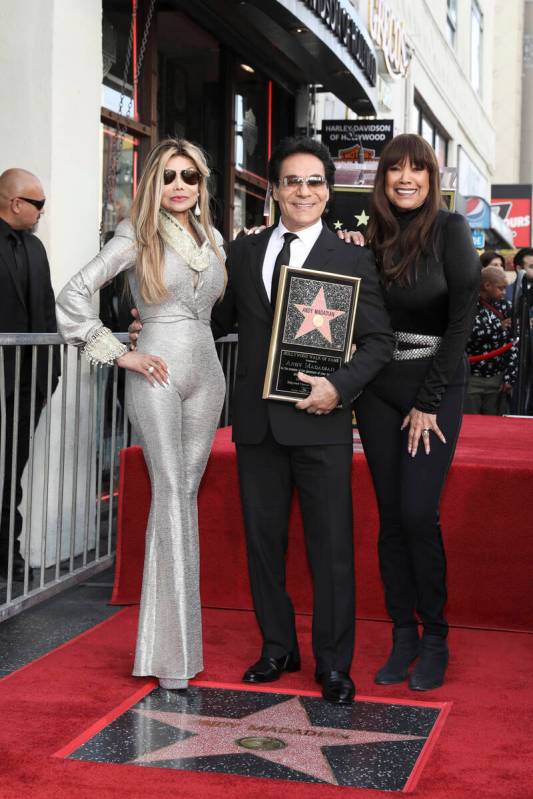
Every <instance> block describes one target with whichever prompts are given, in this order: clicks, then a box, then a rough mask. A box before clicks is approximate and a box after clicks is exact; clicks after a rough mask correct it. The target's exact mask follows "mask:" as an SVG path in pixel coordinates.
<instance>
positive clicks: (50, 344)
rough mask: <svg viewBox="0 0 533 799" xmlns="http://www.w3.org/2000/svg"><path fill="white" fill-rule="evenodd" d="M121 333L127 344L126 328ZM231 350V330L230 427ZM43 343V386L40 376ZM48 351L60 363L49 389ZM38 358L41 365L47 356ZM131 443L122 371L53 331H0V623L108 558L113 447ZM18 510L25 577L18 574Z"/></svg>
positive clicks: (229, 348) (228, 355)
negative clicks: (0, 548) (0, 547)
mask: <svg viewBox="0 0 533 799" xmlns="http://www.w3.org/2000/svg"><path fill="white" fill-rule="evenodd" d="M118 338H120V339H121V340H122V341H127V334H118ZM237 346H238V345H237V336H236V335H230V336H226V337H224V338H223V339H219V340H218V341H217V342H216V347H217V352H218V355H219V358H220V361H221V363H222V367H223V369H224V373H225V375H226V399H225V404H224V408H223V410H222V414H221V418H220V426H224V425H227V424H230V423H231V411H230V407H231V396H232V393H233V385H234V381H235V371H236V360H237ZM43 349H44V352H45V354H46V355H45V360H46V363H47V371H46V389H45V391H44V392H43V390H42V386H41V388H39V386H38V381H37V364H38V355H39V351H40V352H41V353H42V352H43ZM13 351H14V355H13ZM54 352H59V355H60V363H61V377H60V379H59V383H58V386H57V388H56V390H55V391H53V379H52V378H53V368H52V367H53V362H54ZM39 357H40V358H41V362H42V359H43V355H42V354H41V355H40V356H39ZM8 364H9V367H8V369H9V381H8V384H6V366H7V365H8ZM40 404H42V405H43V407H42V411H41V412H40V414H39V405H40ZM39 415H40V418H39ZM36 418H37V419H38V421H37V424H36V423H35V420H36ZM24 436H27V445H26V443H23V442H22V439H23V437H24ZM130 441H131V426H130V424H129V421H128V416H127V410H126V408H125V398H124V371H123V370H121V369H118V368H117V367H116V366H115V367H113V368H107V367H104V368H102V369H98V368H95V367H94V366H91V365H89V363H88V362H87V360H86V359H85V358H84V357H83V356H82V354H81V350H80V349H79V348H77V347H73V346H68V345H67V344H65V342H64V340H63V338H62V337H61V336H60V335H58V334H39V333H31V334H30V333H27V334H26V333H21V334H14V333H13V334H10V333H3V334H0V491H1V494H0V496H1V497H2V498H3V501H2V534H3V535H4V538H5V536H6V535H7V538H8V547H7V549H8V552H7V564H4V568H3V571H2V574H1V575H0V620H2V619H3V618H7V617H8V616H12V615H14V614H16V613H18V612H20V611H21V610H23V609H24V608H26V607H29V606H31V605H34V604H36V603H37V602H39V601H42V600H43V599H45V598H48V597H50V596H53V595H54V594H56V593H59V592H60V591H62V590H64V589H65V588H68V587H70V586H72V585H74V584H76V583H79V582H83V581H85V580H86V579H87V578H88V577H89V576H92V575H93V574H95V573H97V572H99V571H102V570H104V569H106V568H108V567H109V566H110V565H111V564H112V562H113V558H114V552H115V533H116V513H117V497H118V462H119V451H120V449H121V448H122V447H123V446H128V444H129V443H130ZM21 443H23V446H22V450H23V451H22V457H24V455H25V451H26V449H27V463H26V466H25V469H24V473H23V475H22V481H21V482H22V491H23V493H22V501H20V492H19V496H18V497H17V483H18V479H17V476H18V472H17V468H18V464H17V461H18V457H19V455H20V454H21ZM4 489H5V490H4ZM19 502H20V504H19ZM19 513H20V516H21V517H22V531H21V535H20V539H19V542H20V554H21V556H22V557H23V559H24V575H23V579H20V580H19V579H17V580H14V579H13V562H14V557H15V551H16V548H17V547H16V543H15V541H16V538H17V536H18V529H17V528H18V526H20V522H21V519H20V516H19V515H18V514H19ZM17 520H18V523H17ZM2 557H3V555H2ZM6 565H7V568H5V566H6Z"/></svg>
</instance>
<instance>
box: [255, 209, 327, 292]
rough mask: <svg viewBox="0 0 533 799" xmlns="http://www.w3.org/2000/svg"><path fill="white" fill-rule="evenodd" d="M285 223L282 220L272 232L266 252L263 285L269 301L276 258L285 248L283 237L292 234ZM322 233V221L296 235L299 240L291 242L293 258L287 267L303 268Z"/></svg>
mask: <svg viewBox="0 0 533 799" xmlns="http://www.w3.org/2000/svg"><path fill="white" fill-rule="evenodd" d="M290 232H291V231H290V230H287V228H286V227H285V225H284V224H283V222H282V221H281V220H280V222H279V224H278V226H277V227H276V229H275V230H274V231H273V232H272V235H271V236H270V239H269V241H268V245H267V248H266V252H265V258H264V261H263V283H264V284H265V289H266V293H267V295H268V299H270V289H271V288H272V275H273V273H274V264H275V263H276V258H277V257H278V255H279V253H280V252H281V248H282V247H283V242H284V239H283V236H284V234H285V233H290ZM321 232H322V219H319V220H318V222H315V223H314V224H313V225H310V226H309V227H306V228H305V229H304V230H299V231H298V233H296V235H297V236H298V238H297V239H294V241H292V242H291V250H290V252H291V257H290V262H289V263H288V264H287V266H295V267H297V268H298V269H299V268H300V267H301V266H303V264H304V263H305V259H306V258H307V256H308V255H309V253H310V252H311V250H312V248H313V246H314V244H315V242H316V240H317V239H318V237H319V236H320V234H321Z"/></svg>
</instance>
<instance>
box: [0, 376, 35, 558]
mask: <svg viewBox="0 0 533 799" xmlns="http://www.w3.org/2000/svg"><path fill="white" fill-rule="evenodd" d="M14 404H15V395H14V394H11V395H10V396H9V397H7V399H6V454H5V468H4V489H3V495H2V513H1V518H0V564H1V565H3V566H7V560H8V551H9V550H8V547H9V517H10V499H11V485H12V481H11V469H12V463H13V432H14V427H13V420H14V410H15V409H14ZM42 407H43V395H42V394H41V392H40V391H39V389H37V391H36V396H35V416H34V419H33V422H32V423H31V426H30V412H31V391H30V385H29V384H28V383H26V382H23V383H21V386H20V394H19V417H18V426H17V431H18V438H17V448H16V456H17V463H16V469H15V517H14V519H15V522H14V530H15V533H14V543H13V553H14V554H15V555H17V554H19V553H20V545H19V541H18V537H19V535H20V533H21V530H22V515H21V513H20V511H19V509H18V506H19V505H20V503H21V502H22V486H21V479H22V473H23V471H24V467H25V466H26V463H27V461H28V453H29V448H30V432H33V431H34V430H35V427H36V426H37V423H38V421H39V417H40V415H41V411H42Z"/></svg>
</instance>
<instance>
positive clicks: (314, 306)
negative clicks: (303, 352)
mask: <svg viewBox="0 0 533 799" xmlns="http://www.w3.org/2000/svg"><path fill="white" fill-rule="evenodd" d="M294 307H295V308H298V310H299V311H300V313H301V314H302V315H303V316H304V317H305V318H304V320H303V322H302V324H301V325H300V329H299V330H298V332H297V333H296V335H295V337H294V338H301V336H305V334H306V333H310V332H311V331H312V330H318V332H319V333H320V334H321V335H322V336H324V338H325V339H326V341H329V343H330V344H331V329H330V326H329V325H330V322H333V320H334V319H336V318H337V317H338V316H342V315H343V314H345V313H346V311H337V310H334V309H333V308H328V306H327V305H326V298H325V296H324V289H323V288H321V289H320V291H319V292H318V294H317V295H316V297H315V299H314V300H313V301H312V302H311V303H310V304H309V305H298V304H297V303H294Z"/></svg>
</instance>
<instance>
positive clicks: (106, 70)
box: [102, 0, 137, 119]
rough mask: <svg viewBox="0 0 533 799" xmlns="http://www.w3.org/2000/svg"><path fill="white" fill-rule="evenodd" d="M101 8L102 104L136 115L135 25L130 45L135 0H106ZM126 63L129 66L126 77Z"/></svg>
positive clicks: (126, 114) (123, 113)
mask: <svg viewBox="0 0 533 799" xmlns="http://www.w3.org/2000/svg"><path fill="white" fill-rule="evenodd" d="M102 10H103V16H102V61H103V80H102V105H103V107H104V108H108V109H109V110H110V111H114V112H115V113H120V114H121V115H122V116H125V117H130V118H132V119H133V118H134V117H135V112H136V108H135V101H136V98H134V96H133V94H134V92H133V64H134V61H135V56H134V52H136V44H137V42H136V38H137V37H136V26H135V25H134V26H133V38H132V41H131V45H130V44H129V42H130V31H131V27H132V24H131V22H132V3H131V0H123V2H122V3H115V2H114V3H111V2H109V0H104V2H103V9H102ZM128 52H129V54H128ZM126 65H128V69H127V70H126V76H125V77H126V80H125V81H124V73H125V69H126Z"/></svg>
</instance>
